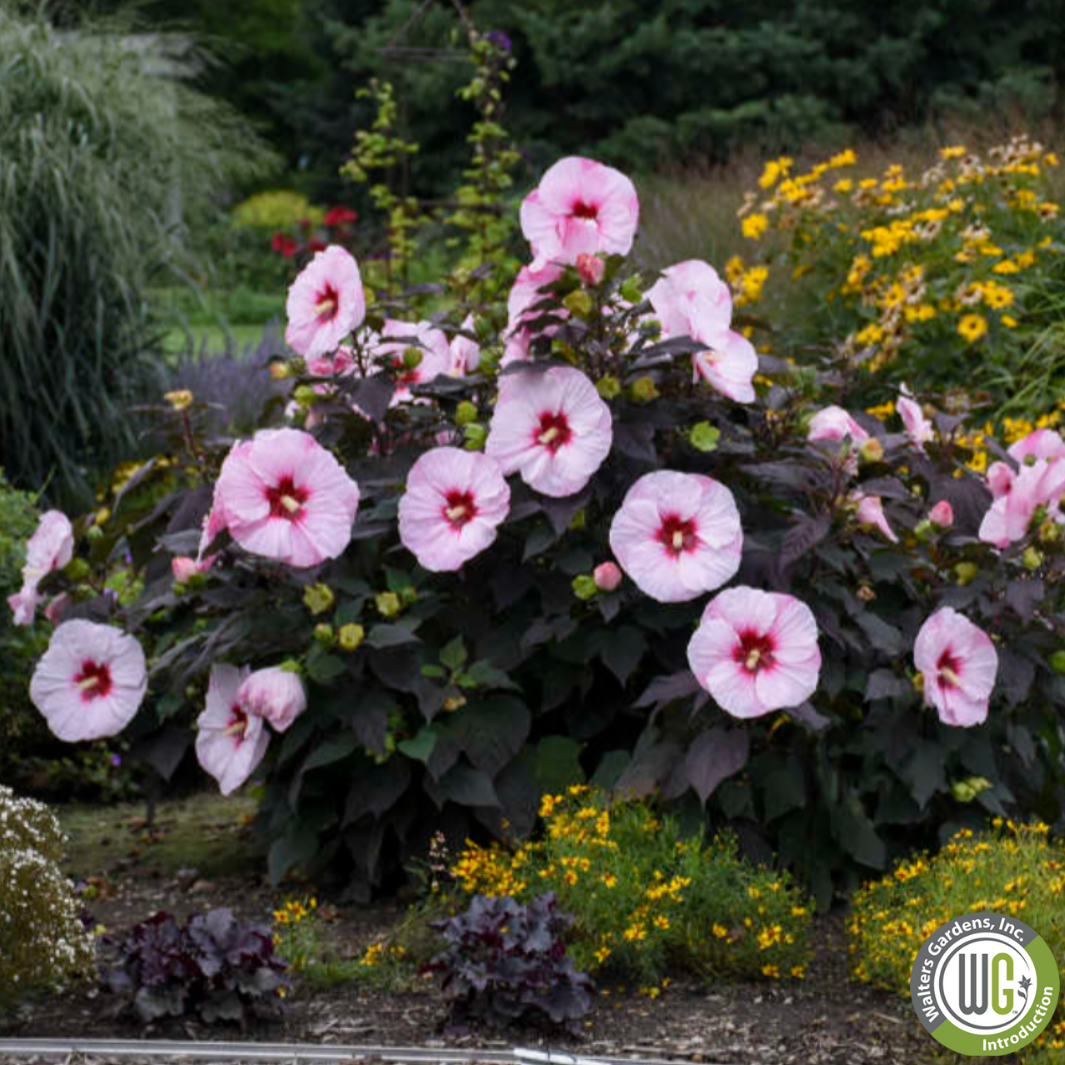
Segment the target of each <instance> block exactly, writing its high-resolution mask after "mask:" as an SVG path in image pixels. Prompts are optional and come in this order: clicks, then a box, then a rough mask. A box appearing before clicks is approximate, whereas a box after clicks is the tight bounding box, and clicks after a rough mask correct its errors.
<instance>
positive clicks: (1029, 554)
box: [1021, 547, 1043, 570]
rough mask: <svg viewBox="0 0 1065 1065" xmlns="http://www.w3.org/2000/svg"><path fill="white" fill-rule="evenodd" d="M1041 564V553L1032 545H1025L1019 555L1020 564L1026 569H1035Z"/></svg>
mask: <svg viewBox="0 0 1065 1065" xmlns="http://www.w3.org/2000/svg"><path fill="white" fill-rule="evenodd" d="M1042 564H1043V555H1042V553H1041V552H1039V551H1037V550H1036V549H1035V548H1034V547H1027V548H1025V550H1024V554H1023V555H1021V565H1023V566H1024V568H1025V569H1027V570H1037V569H1039V567H1040V566H1041V565H1042Z"/></svg>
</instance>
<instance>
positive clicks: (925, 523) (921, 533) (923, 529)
mask: <svg viewBox="0 0 1065 1065" xmlns="http://www.w3.org/2000/svg"><path fill="white" fill-rule="evenodd" d="M938 531H939V530H938V528H937V526H935V525H933V524H932V522H931V521H930V520H929V519H928V518H922V519H921V520H920V521H919V522H918V523H917V525H916V526H915V527H914V530H913V533H914V535H915V536H916V537H917V539H918V540H927V539H928V538H929V537H930V536H934V535H935V534H936V533H937V532H938Z"/></svg>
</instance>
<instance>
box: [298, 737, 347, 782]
mask: <svg viewBox="0 0 1065 1065" xmlns="http://www.w3.org/2000/svg"><path fill="white" fill-rule="evenodd" d="M358 745H359V741H358V739H357V738H356V736H355V733H354V732H342V733H340V735H339V736H334V737H333V739H331V740H326V741H325V743H323V744H322V745H321V746H320V747H316V748H315V749H314V751H313V752H312V753H311V756H310V757H309V758H308V759H307V761H306V762H304V763H303V771H304V772H305V773H307V772H310V770H312V769H320V768H321V767H322V766H324V765H332V764H333V762H339V761H341V759H344V758H347V757H348V756H349V755H351V754H353V753H354V752H355V749H356V748H357V747H358Z"/></svg>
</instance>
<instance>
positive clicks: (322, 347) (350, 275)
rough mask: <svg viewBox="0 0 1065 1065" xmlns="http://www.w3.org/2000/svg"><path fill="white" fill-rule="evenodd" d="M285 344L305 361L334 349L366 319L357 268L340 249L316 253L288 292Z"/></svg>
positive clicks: (333, 247)
mask: <svg viewBox="0 0 1065 1065" xmlns="http://www.w3.org/2000/svg"><path fill="white" fill-rule="evenodd" d="M286 312H287V314H288V328H287V329H286V330H285V341H286V343H287V344H288V346H289V347H290V348H292V350H293V351H295V352H297V353H298V354H300V355H302V356H303V357H304V358H306V359H316V358H318V357H319V356H322V355H327V354H329V353H330V352H333V351H335V350H336V349H337V347H338V346H339V344H340V342H341V341H342V340H343V339H344V337H346V336H347V335H348V334H349V333H351V332H352V330H354V329H357V328H358V327H359V326H360V325H361V324H362V320H363V318H365V317H366V296H365V294H364V293H363V290H362V278H361V277H360V276H359V265H358V263H356V262H355V259H354V258H353V257H352V256H351V254H350V253H348V252H346V251H345V250H344V249H343V248H341V247H340V246H339V245H335V244H334V245H333V246H331V247H329V248H326V249H325V250H324V251H320V252H318V254H317V255H315V257H314V259H312V260H311V262H310V263H308V264H307V266H305V267H304V268H303V270H302V271H301V272H300V275H299V276H298V277H297V278H296V280H295V281H293V282H292V285H291V286H290V288H289V290H288V304H287V306H286Z"/></svg>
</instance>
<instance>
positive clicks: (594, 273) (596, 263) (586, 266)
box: [577, 254, 606, 286]
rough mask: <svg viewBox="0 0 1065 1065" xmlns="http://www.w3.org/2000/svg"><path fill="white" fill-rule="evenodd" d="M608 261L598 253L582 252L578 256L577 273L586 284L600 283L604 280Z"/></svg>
mask: <svg viewBox="0 0 1065 1065" xmlns="http://www.w3.org/2000/svg"><path fill="white" fill-rule="evenodd" d="M605 269H606V263H604V262H603V260H602V259H600V258H599V256H598V255H588V254H582V255H578V256H577V273H578V274H580V278H581V281H583V282H584V284H586V285H593V286H594V285H598V284H599V282H600V281H602V280H603V271H604V270H605Z"/></svg>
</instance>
